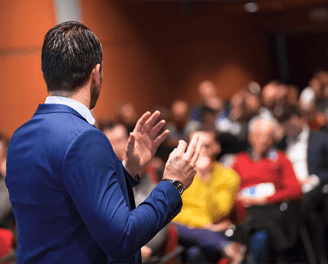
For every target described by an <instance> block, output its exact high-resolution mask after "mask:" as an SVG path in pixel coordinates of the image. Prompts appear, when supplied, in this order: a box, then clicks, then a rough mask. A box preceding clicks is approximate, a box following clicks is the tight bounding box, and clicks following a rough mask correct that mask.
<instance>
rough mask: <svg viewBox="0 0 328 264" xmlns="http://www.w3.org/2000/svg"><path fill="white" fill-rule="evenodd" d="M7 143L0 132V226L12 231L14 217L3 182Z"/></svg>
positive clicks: (6, 139)
mask: <svg viewBox="0 0 328 264" xmlns="http://www.w3.org/2000/svg"><path fill="white" fill-rule="evenodd" d="M8 143H9V140H8V138H7V137H6V136H5V135H4V134H2V133H0V228H7V229H10V230H12V231H14V229H15V227H14V226H15V219H14V215H13V212H12V207H11V202H10V200H9V193H8V189H7V187H6V183H5V177H6V157H7V147H8Z"/></svg>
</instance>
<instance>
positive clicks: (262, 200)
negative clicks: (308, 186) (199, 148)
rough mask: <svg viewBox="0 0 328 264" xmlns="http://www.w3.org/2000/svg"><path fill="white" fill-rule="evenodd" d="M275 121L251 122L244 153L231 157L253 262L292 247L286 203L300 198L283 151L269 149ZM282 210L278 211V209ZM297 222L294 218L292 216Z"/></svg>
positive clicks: (294, 236) (293, 231)
mask: <svg viewBox="0 0 328 264" xmlns="http://www.w3.org/2000/svg"><path fill="white" fill-rule="evenodd" d="M274 129H275V122H274V121H273V120H272V119H261V118H260V117H258V118H256V119H253V120H252V121H251V123H250V124H249V135H248V139H249V143H250V145H251V148H250V149H249V151H248V152H245V153H240V154H238V155H237V156H236V158H235V163H234V165H233V169H234V170H235V171H237V173H238V174H239V176H240V179H241V185H240V192H239V200H240V201H241V202H242V203H243V204H244V206H245V207H246V216H247V217H246V219H245V221H244V223H243V228H244V230H245V232H246V236H247V238H249V241H250V242H249V250H250V252H251V253H252V254H251V255H252V256H253V258H254V261H255V262H256V263H264V262H265V261H267V260H268V254H269V250H270V249H272V250H273V251H274V252H275V253H277V254H278V253H280V252H283V251H284V250H285V249H287V248H290V247H291V246H293V245H294V243H295V242H296V239H297V235H298V228H297V223H296V222H293V220H294V219H293V218H291V219H290V220H288V221H286V220H287V218H286V213H288V212H289V216H291V215H293V214H294V211H293V210H294V208H295V209H296V207H294V206H292V204H289V205H288V210H287V212H286V209H287V208H286V206H287V204H284V205H282V203H283V202H285V201H286V200H297V199H300V198H301V197H302V191H301V188H300V185H299V183H298V181H297V179H296V176H295V173H294V170H293V167H292V164H291V162H290V161H289V160H288V158H287V157H286V155H285V154H284V153H283V152H280V151H277V150H275V149H273V143H274ZM281 208H282V209H281ZM294 218H296V219H297V215H295V217H294Z"/></svg>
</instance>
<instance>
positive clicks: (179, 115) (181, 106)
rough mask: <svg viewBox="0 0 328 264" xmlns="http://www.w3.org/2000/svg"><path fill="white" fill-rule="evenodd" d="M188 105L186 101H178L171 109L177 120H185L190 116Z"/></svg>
mask: <svg viewBox="0 0 328 264" xmlns="http://www.w3.org/2000/svg"><path fill="white" fill-rule="evenodd" d="M188 108H189V107H188V103H187V102H185V101H176V102H174V103H173V105H172V107H171V111H172V115H173V117H174V119H176V120H183V119H185V118H186V116H187V114H188Z"/></svg>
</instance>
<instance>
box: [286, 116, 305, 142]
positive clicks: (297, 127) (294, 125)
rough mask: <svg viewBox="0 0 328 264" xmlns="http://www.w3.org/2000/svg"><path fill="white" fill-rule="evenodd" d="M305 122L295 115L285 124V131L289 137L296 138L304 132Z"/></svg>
mask: <svg viewBox="0 0 328 264" xmlns="http://www.w3.org/2000/svg"><path fill="white" fill-rule="evenodd" d="M304 124H305V121H304V120H303V119H302V118H300V117H298V116H296V115H294V116H292V117H291V118H290V119H289V120H288V121H287V122H286V123H285V131H286V133H287V135H288V136H289V137H292V138H296V137H297V136H298V135H299V134H300V133H301V132H302V130H303V127H304Z"/></svg>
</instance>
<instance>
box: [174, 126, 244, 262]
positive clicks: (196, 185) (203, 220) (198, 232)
mask: <svg viewBox="0 0 328 264" xmlns="http://www.w3.org/2000/svg"><path fill="white" fill-rule="evenodd" d="M193 134H198V135H199V140H200V141H201V142H202V144H203V149H202V152H201V156H200V158H199V162H198V163H197V164H196V166H197V171H198V172H197V175H196V176H195V179H194V182H193V184H192V186H191V187H190V189H188V190H187V191H186V192H184V194H183V195H182V200H183V206H182V210H181V213H180V214H179V215H178V216H177V217H176V218H174V219H173V222H175V223H176V224H177V229H178V235H179V242H180V243H181V244H182V245H184V246H186V247H187V248H188V249H187V254H186V255H187V256H186V261H187V262H194V263H195V262H196V263H200V262H207V261H209V262H216V261H218V259H219V258H220V257H222V256H224V257H227V258H229V259H230V260H231V261H233V263H240V262H241V261H242V259H243V257H244V251H245V248H244V246H243V245H242V244H239V243H238V242H230V241H229V240H228V239H227V238H226V237H225V236H224V231H225V230H227V229H228V228H229V226H230V225H231V224H233V223H232V222H231V220H229V219H227V218H225V216H227V215H228V214H229V212H230V211H231V210H232V208H233V205H234V203H235V195H236V192H237V190H238V187H239V177H238V175H237V173H236V172H235V171H233V170H232V169H228V168H225V167H224V166H223V165H221V164H220V163H218V162H216V161H215V156H216V155H217V153H218V152H219V151H220V145H219V144H218V143H217V142H216V141H215V133H214V131H196V132H194V133H192V134H191V135H193Z"/></svg>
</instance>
